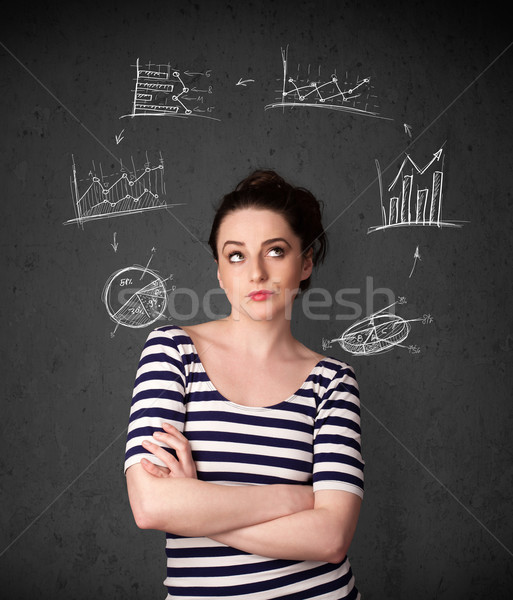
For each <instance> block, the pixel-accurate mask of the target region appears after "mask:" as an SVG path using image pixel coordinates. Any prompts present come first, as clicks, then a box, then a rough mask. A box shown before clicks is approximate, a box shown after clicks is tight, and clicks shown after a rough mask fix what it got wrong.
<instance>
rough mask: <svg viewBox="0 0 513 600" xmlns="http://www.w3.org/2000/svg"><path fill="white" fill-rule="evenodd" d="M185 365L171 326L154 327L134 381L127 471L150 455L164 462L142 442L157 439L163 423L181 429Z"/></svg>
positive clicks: (126, 460)
mask: <svg viewBox="0 0 513 600" xmlns="http://www.w3.org/2000/svg"><path fill="white" fill-rule="evenodd" d="M184 396H185V369H184V365H183V362H182V358H181V355H180V351H179V347H178V345H177V343H176V341H175V340H174V339H173V335H172V328H169V327H168V328H160V329H155V330H154V331H152V332H151V333H150V335H149V336H148V338H147V340H146V343H145V345H144V348H143V351H142V354H141V359H140V361H139V366H138V369H137V374H136V378H135V383H134V391H133V396H132V405H131V409H130V420H129V424H128V433H127V442H126V451H125V472H126V470H127V469H128V467H130V466H131V465H133V464H136V463H139V462H141V459H142V458H147V459H148V460H150V461H151V462H153V463H155V464H156V465H160V466H165V465H164V463H163V462H162V461H161V460H160V459H158V458H156V457H155V456H154V455H153V454H151V453H150V452H148V451H147V450H145V449H144V447H143V446H142V445H141V443H142V441H143V440H145V439H146V440H151V441H152V442H154V443H156V442H155V439H153V438H152V435H153V433H154V432H155V431H163V430H162V423H163V422H167V423H171V424H172V425H174V426H175V427H176V428H177V429H179V430H180V431H183V429H184V421H185V404H184Z"/></svg>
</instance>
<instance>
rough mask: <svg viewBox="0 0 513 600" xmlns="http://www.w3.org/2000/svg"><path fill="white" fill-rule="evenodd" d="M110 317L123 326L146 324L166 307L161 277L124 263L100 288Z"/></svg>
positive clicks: (149, 323)
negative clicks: (124, 266)
mask: <svg viewBox="0 0 513 600" xmlns="http://www.w3.org/2000/svg"><path fill="white" fill-rule="evenodd" d="M102 300H103V303H104V304H105V308H106V309H107V312H108V314H109V317H110V318H111V319H112V320H113V321H114V322H115V323H117V324H118V325H123V326H125V327H135V328H139V327H147V326H148V325H151V324H152V323H155V321H157V320H158V319H160V318H161V317H162V315H163V314H164V311H165V310H166V307H167V291H166V288H165V286H164V281H163V280H162V279H161V278H160V277H159V275H157V273H155V272H154V271H152V270H150V269H147V268H146V269H145V268H143V267H139V266H132V267H127V268H125V269H121V270H119V271H116V272H115V273H114V274H112V275H111V276H110V277H109V279H108V280H107V282H106V283H105V286H104V288H103V292H102Z"/></svg>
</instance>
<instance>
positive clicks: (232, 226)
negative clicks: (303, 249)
mask: <svg viewBox="0 0 513 600" xmlns="http://www.w3.org/2000/svg"><path fill="white" fill-rule="evenodd" d="M275 237H285V238H286V239H287V240H290V242H291V243H292V242H293V241H294V239H297V236H296V235H295V234H294V232H293V231H292V229H291V227H290V225H289V224H288V221H287V219H285V217H284V216H283V215H281V214H280V213H278V212H275V211H273V210H268V209H258V208H243V209H239V210H236V211H234V212H231V213H228V214H227V215H226V216H225V218H224V219H223V220H222V222H221V225H220V227H219V234H218V242H221V243H223V241H224V240H227V239H230V240H237V241H239V242H244V241H245V239H248V238H250V239H258V238H261V239H262V240H266V239H271V238H275Z"/></svg>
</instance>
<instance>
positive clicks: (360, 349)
mask: <svg viewBox="0 0 513 600" xmlns="http://www.w3.org/2000/svg"><path fill="white" fill-rule="evenodd" d="M410 329H411V327H410V324H409V323H408V322H407V321H405V320H404V319H402V318H401V317H398V316H396V315H393V314H389V313H385V314H383V313H382V314H374V315H373V316H372V317H369V318H368V319H362V320H361V321H357V322H356V323H355V324H354V325H352V326H351V327H349V329H346V331H345V332H344V333H343V334H342V336H341V337H340V338H338V339H337V340H336V341H338V342H339V344H340V345H341V346H342V348H344V350H346V351H347V352H351V354H353V355H355V356H358V355H370V354H378V353H379V352H386V351H388V350H391V349H392V348H393V347H394V346H397V345H398V344H400V343H401V342H402V341H404V340H405V339H406V338H407V337H408V334H409V333H410Z"/></svg>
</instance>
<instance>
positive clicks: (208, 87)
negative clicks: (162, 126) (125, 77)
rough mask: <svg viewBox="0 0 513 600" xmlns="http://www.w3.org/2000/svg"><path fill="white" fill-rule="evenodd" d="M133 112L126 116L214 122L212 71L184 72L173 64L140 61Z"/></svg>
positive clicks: (137, 65)
mask: <svg viewBox="0 0 513 600" xmlns="http://www.w3.org/2000/svg"><path fill="white" fill-rule="evenodd" d="M134 66H135V69H136V77H135V89H134V90H133V92H134V96H133V101H132V112H131V113H130V114H127V115H122V116H121V117H120V119H123V118H124V117H163V116H165V117H179V118H182V119H184V118H185V119H186V118H188V117H203V118H205V119H213V120H214V121H219V119H217V118H215V117H214V114H213V113H214V110H215V107H214V106H213V104H212V93H213V89H212V84H211V80H210V76H211V70H210V69H207V70H204V71H189V70H187V71H181V70H179V69H175V68H174V67H172V66H171V64H170V63H167V64H155V63H152V62H148V63H147V64H145V65H141V64H140V62H139V59H137V61H136V64H135V65H134Z"/></svg>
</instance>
